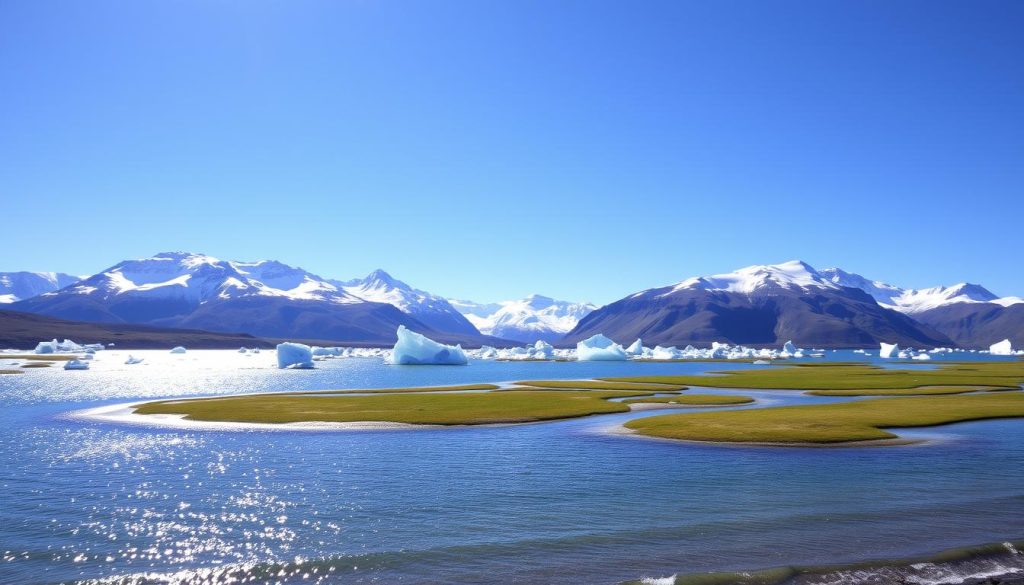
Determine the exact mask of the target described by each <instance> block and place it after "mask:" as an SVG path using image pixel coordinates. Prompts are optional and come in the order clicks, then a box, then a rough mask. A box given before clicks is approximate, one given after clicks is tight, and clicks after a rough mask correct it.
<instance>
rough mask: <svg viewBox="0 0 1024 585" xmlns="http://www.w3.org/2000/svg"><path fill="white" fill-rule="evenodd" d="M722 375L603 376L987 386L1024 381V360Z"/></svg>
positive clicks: (722, 383) (801, 384) (742, 383)
mask: <svg viewBox="0 0 1024 585" xmlns="http://www.w3.org/2000/svg"><path fill="white" fill-rule="evenodd" d="M717 373H718V374H721V375H715V376H708V375H681V376H634V377H627V378H605V379H606V380H609V381H613V382H642V383H648V384H649V383H660V384H681V385H686V386H714V387H719V388H751V389H782V390H891V389H898V388H920V387H922V386H987V387H998V388H1006V389H1017V388H1019V387H1020V385H1021V384H1024V361H1020V360H1017V361H1006V362H974V363H951V364H942V365H941V366H939V367H937V368H935V369H932V370H920V369H907V370H896V369H888V368H881V367H877V366H870V365H851V364H835V365H833V364H799V365H792V366H789V365H787V366H775V367H770V368H763V369H756V370H735V371H729V372H717Z"/></svg>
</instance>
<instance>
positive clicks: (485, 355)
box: [476, 345, 498, 360]
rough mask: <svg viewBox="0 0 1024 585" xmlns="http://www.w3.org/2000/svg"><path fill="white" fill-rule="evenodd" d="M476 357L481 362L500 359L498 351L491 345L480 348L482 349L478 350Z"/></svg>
mask: <svg viewBox="0 0 1024 585" xmlns="http://www.w3.org/2000/svg"><path fill="white" fill-rule="evenodd" d="M476 357H477V359H481V360H493V359H494V358H496V357H498V350H496V349H494V348H493V347H491V346H489V345H483V346H480V349H478V350H476Z"/></svg>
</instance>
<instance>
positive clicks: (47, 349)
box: [36, 339, 57, 354]
mask: <svg viewBox="0 0 1024 585" xmlns="http://www.w3.org/2000/svg"><path fill="white" fill-rule="evenodd" d="M36 353H39V354H44V353H57V340H56V339H54V340H53V341H40V342H39V344H38V345H36Z"/></svg>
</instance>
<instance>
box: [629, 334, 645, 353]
mask: <svg viewBox="0 0 1024 585" xmlns="http://www.w3.org/2000/svg"><path fill="white" fill-rule="evenodd" d="M626 354H627V355H632V356H637V355H644V342H643V341H641V340H640V338H639V337H637V338H636V341H634V342H633V344H632V345H630V346H629V347H627V348H626Z"/></svg>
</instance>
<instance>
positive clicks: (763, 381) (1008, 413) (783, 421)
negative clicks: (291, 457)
mask: <svg viewBox="0 0 1024 585" xmlns="http://www.w3.org/2000/svg"><path fill="white" fill-rule="evenodd" d="M1022 383H1024V362H1022V361H1005V362H976V363H949V364H942V365H938V366H937V367H935V368H932V369H927V370H925V369H888V368H882V367H878V366H872V365H867V364H848V363H842V364H807V365H803V364H799V365H792V366H790V365H787V366H775V367H770V368H764V369H757V370H737V371H729V372H718V373H716V374H714V375H680V376H640V377H629V378H610V379H604V380H529V381H522V382H516V383H514V384H511V385H506V386H502V387H499V386H496V385H493V384H472V385H463V386H447V387H430V388H391V389H375V390H332V391H311V392H290V393H280V394H255V395H242V396H225V397H215V398H195V399H186V400H162V401H157V402H149V403H146V404H143V405H141V406H139V407H137V408H136V410H135V412H136V413H138V414H143V415H149V414H172V415H182V416H184V417H185V418H187V419H190V420H198V421H224V422H242V423H281V424H283V423H298V422H342V423H344V422H392V423H407V424H428V425H474V424H492V423H522V422H534V421H546V420H556V419H564V418H573V417H579V416H587V415H594V414H611V413H621V412H628V411H629V410H631V408H632V407H636V408H639V407H641V406H642V407H644V408H656V407H657V406H659V405H660V406H663V407H672V406H681V407H686V406H694V407H696V406H721V407H728V406H740V405H744V404H749V403H751V402H753V398H750V397H748V396H739V395H719V394H698V393H692V394H691V393H689V392H688V391H687V390H688V389H689V386H718V387H727V388H746V389H751V390H765V389H783V390H802V391H805V392H807V393H809V394H815V395H822V396H834V397H873V398H868V399H864V400H851V401H848V402H831V403H828V404H812V405H799V406H782V407H770V408H755V409H720V410H715V411H713V412H699V413H697V412H688V413H676V414H663V415H659V416H650V417H646V418H638V419H635V420H631V421H629V422H628V423H626V427H627V428H629V429H631V430H633V431H634V432H636V433H639V434H642V435H647V436H652V437H661V438H669V439H685V440H693V441H714V442H733V443H770V444H782V445H785V444H807V443H818V444H836V443H849V442H858V441H873V440H886V439H894V438H896V435H895V434H894V433H892V432H890V431H888V430H886V429H889V428H900V427H921V426H934V425H941V424H948V423H954V422H961V421H971V420H982V419H990V418H1004V417H1019V416H1024V392H1021V391H1020V385H1021V384H1022Z"/></svg>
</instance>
